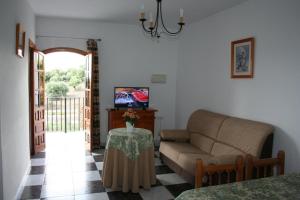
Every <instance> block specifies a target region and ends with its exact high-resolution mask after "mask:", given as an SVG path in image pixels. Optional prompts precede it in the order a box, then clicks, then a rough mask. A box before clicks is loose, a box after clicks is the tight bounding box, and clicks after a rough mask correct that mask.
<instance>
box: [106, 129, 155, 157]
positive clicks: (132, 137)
mask: <svg viewBox="0 0 300 200" xmlns="http://www.w3.org/2000/svg"><path fill="white" fill-rule="evenodd" d="M151 146H153V136H152V133H151V131H149V130H146V129H142V128H134V129H133V132H127V130H126V128H117V129H112V130H110V131H109V134H108V138H107V142H106V149H108V148H115V149H118V150H120V151H123V152H124V154H125V155H126V156H127V157H128V158H129V159H131V160H136V159H137V158H138V156H139V155H140V153H141V152H142V151H144V150H145V149H147V148H149V147H151Z"/></svg>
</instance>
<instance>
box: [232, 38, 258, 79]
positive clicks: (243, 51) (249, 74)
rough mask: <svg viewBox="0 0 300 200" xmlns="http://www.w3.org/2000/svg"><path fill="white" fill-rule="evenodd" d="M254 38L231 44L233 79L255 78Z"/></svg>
mask: <svg viewBox="0 0 300 200" xmlns="http://www.w3.org/2000/svg"><path fill="white" fill-rule="evenodd" d="M253 75H254V38H253V37H251V38H245V39H242V40H236V41H232V42H231V78H253Z"/></svg>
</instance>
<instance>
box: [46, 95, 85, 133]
mask: <svg viewBox="0 0 300 200" xmlns="http://www.w3.org/2000/svg"><path fill="white" fill-rule="evenodd" d="M84 105H85V104H84V97H62V98H60V97H59V98H50V97H46V109H45V110H46V130H47V131H52V132H55V131H60V132H65V133H66V132H68V131H81V130H83V129H84Z"/></svg>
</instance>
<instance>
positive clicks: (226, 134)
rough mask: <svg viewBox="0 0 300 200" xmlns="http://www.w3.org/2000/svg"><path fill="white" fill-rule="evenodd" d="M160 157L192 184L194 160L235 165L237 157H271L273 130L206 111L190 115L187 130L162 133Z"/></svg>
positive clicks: (267, 125)
mask: <svg viewBox="0 0 300 200" xmlns="http://www.w3.org/2000/svg"><path fill="white" fill-rule="evenodd" d="M160 135H161V143H160V148H159V151H160V155H161V158H162V160H163V162H164V163H165V164H167V165H168V166H169V167H170V168H171V169H173V170H174V171H175V172H176V173H178V174H180V175H181V176H183V177H184V178H185V179H186V180H188V181H189V182H191V183H194V176H195V168H196V160H197V159H202V161H203V162H204V164H226V163H234V162H235V159H236V157H237V155H242V156H245V155H246V154H251V155H253V156H255V157H258V158H267V157H271V156H272V146H273V127H272V126H271V125H269V124H265V123H261V122H256V121H250V120H246V119H240V118H235V117H230V116H226V115H222V114H218V113H213V112H210V111H206V110H197V111H195V112H194V113H192V114H191V116H190V118H189V120H188V124H187V128H186V130H163V131H161V133H160Z"/></svg>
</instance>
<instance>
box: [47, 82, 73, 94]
mask: <svg viewBox="0 0 300 200" xmlns="http://www.w3.org/2000/svg"><path fill="white" fill-rule="evenodd" d="M68 91H69V88H68V86H67V84H65V83H64V82H49V83H47V85H46V93H47V96H48V97H65V96H66V95H67V93H68Z"/></svg>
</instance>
